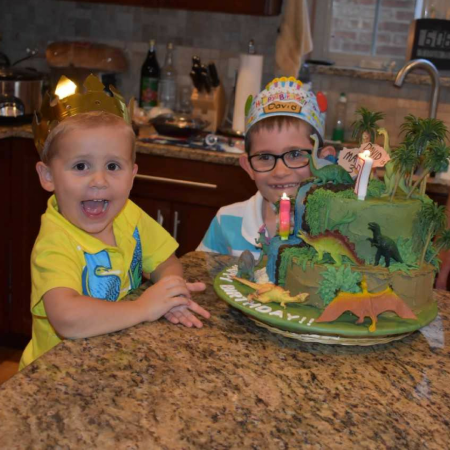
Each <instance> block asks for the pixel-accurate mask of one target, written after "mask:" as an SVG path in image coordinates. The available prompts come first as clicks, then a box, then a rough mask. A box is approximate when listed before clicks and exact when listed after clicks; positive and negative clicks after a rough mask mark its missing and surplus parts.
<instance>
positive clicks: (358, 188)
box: [355, 150, 373, 200]
mask: <svg viewBox="0 0 450 450" xmlns="http://www.w3.org/2000/svg"><path fill="white" fill-rule="evenodd" d="M372 165H373V159H372V158H371V157H370V150H364V151H363V152H362V153H358V160H357V163H356V170H357V171H358V177H357V178H356V183H355V194H357V195H358V200H364V199H365V198H366V194H367V185H368V184H369V178H370V172H371V170H372Z"/></svg>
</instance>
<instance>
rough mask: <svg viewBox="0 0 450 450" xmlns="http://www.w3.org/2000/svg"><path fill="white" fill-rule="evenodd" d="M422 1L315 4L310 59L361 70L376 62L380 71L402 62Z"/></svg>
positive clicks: (320, 1)
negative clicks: (393, 62)
mask: <svg viewBox="0 0 450 450" xmlns="http://www.w3.org/2000/svg"><path fill="white" fill-rule="evenodd" d="M422 1H423V0H417V2H416V0H316V1H315V8H314V10H313V14H314V18H313V23H314V28H313V35H314V50H313V58H315V59H323V58H325V59H331V60H333V61H335V62H336V63H337V64H340V65H361V66H363V64H361V63H362V61H364V60H365V61H371V62H372V63H373V62H377V61H378V62H379V64H380V67H382V66H381V63H382V62H385V63H388V62H389V61H393V60H395V61H401V60H404V59H405V55H406V46H407V40H408V31H409V26H410V24H411V22H412V21H413V19H414V17H415V16H416V17H418V16H419V15H420V12H421V8H422ZM418 10H420V11H419V12H418Z"/></svg>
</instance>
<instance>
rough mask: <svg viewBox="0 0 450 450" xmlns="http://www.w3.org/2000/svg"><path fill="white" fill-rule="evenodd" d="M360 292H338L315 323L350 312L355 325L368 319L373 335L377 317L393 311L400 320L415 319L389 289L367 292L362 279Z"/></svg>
mask: <svg viewBox="0 0 450 450" xmlns="http://www.w3.org/2000/svg"><path fill="white" fill-rule="evenodd" d="M361 288H362V292H358V293H356V294H355V293H352V292H340V293H339V294H338V295H337V296H336V297H335V298H334V299H333V301H332V302H331V303H330V304H329V305H328V306H327V307H326V308H325V310H324V311H323V313H322V314H321V315H320V317H319V318H318V319H317V320H316V322H333V321H334V320H336V319H337V318H338V317H340V316H341V315H342V314H343V313H344V312H346V311H350V312H351V313H353V314H355V315H356V316H358V320H357V321H356V323H363V322H364V318H365V317H370V319H371V320H372V323H371V324H370V326H369V331H370V332H371V333H373V332H374V331H376V329H377V317H378V315H380V314H382V313H384V312H386V311H393V312H395V313H396V314H397V315H398V316H399V317H401V318H402V319H416V320H417V317H416V315H415V314H414V313H413V312H412V311H411V309H410V308H409V307H408V305H407V304H406V303H405V302H404V301H403V300H402V299H401V298H400V297H399V296H398V295H397V294H396V293H395V292H394V291H393V290H392V289H391V288H390V287H387V288H386V289H385V290H384V291H381V292H374V293H372V292H369V291H368V290H367V282H366V279H365V278H364V277H363V279H362V281H361Z"/></svg>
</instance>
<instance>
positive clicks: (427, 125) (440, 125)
mask: <svg viewBox="0 0 450 450" xmlns="http://www.w3.org/2000/svg"><path fill="white" fill-rule="evenodd" d="M400 129H401V131H402V132H404V133H405V140H407V141H408V142H410V143H411V145H412V146H413V147H414V148H415V149H416V152H417V154H418V155H419V156H421V155H422V154H423V153H424V152H425V150H426V149H427V147H428V145H429V144H430V143H431V142H434V141H439V142H443V141H444V140H445V137H446V136H447V127H446V126H445V125H444V122H442V120H438V119H432V118H428V119H421V118H420V117H415V116H413V115H412V114H409V115H408V116H406V117H405V123H404V124H402V125H401V127H400Z"/></svg>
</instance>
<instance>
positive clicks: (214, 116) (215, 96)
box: [191, 84, 225, 133]
mask: <svg viewBox="0 0 450 450" xmlns="http://www.w3.org/2000/svg"><path fill="white" fill-rule="evenodd" d="M191 102H192V107H193V110H192V115H193V116H194V117H199V118H201V119H203V120H206V121H207V122H208V123H209V125H208V126H207V127H206V128H205V131H211V132H212V133H215V132H216V131H217V129H218V128H219V127H220V125H221V124H222V121H223V118H224V115H225V92H224V90H223V87H222V85H221V84H220V85H219V86H217V87H216V88H213V89H212V90H211V92H210V93H209V94H208V93H206V92H199V91H198V90H197V89H195V88H194V89H193V91H192V95H191Z"/></svg>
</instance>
